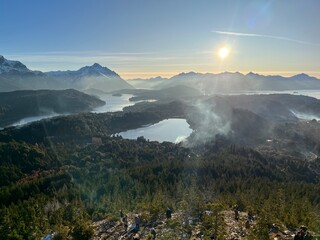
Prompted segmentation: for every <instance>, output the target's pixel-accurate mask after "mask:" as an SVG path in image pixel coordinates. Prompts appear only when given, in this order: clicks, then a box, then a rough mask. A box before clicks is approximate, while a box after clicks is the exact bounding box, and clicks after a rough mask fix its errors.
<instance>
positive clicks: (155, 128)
mask: <svg viewBox="0 0 320 240" xmlns="http://www.w3.org/2000/svg"><path fill="white" fill-rule="evenodd" d="M191 133H192V129H190V126H189V124H188V123H187V121H186V120H185V119H177V118H170V119H167V120H163V121H161V122H158V123H156V124H153V125H151V126H146V127H142V128H138V129H134V130H128V131H125V132H120V133H118V134H119V135H121V136H122V137H123V138H127V139H137V137H140V136H143V137H144V138H146V139H149V140H150V141H158V142H164V141H167V142H174V143H179V142H181V141H183V140H184V139H186V138H187V137H188V136H190V134H191Z"/></svg>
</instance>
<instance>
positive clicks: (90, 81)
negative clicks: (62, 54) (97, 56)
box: [0, 56, 133, 92]
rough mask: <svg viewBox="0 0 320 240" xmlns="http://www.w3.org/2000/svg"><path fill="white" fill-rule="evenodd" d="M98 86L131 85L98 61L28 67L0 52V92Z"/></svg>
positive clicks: (108, 89)
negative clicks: (73, 66) (59, 66)
mask: <svg viewBox="0 0 320 240" xmlns="http://www.w3.org/2000/svg"><path fill="white" fill-rule="evenodd" d="M69 88H73V89H77V90H80V91H83V90H86V89H90V88H92V89H99V90H102V91H105V92H111V91H116V90H122V89H132V88H133V87H132V86H131V85H130V84H129V83H127V82H126V81H125V80H123V79H122V78H121V77H120V76H119V75H118V74H117V73H116V72H114V71H112V70H110V69H108V68H107V67H103V66H101V65H100V64H98V63H94V64H93V65H92V66H85V67H82V68H80V69H79V70H76V71H70V70H69V71H55V72H47V73H44V72H41V71H32V70H30V69H28V68H27V67H26V66H25V65H24V64H22V63H21V62H19V61H12V60H7V59H5V58H4V57H3V56H0V92H9V91H15V90H38V89H55V90H62V89H69Z"/></svg>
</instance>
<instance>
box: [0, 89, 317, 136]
mask: <svg viewBox="0 0 320 240" xmlns="http://www.w3.org/2000/svg"><path fill="white" fill-rule="evenodd" d="M238 94H293V95H305V96H309V97H314V98H317V99H319V100H320V91H319V90H295V91H258V92H237V93H232V95H238ZM230 95H231V94H230ZM133 96H134V95H132V94H122V95H121V96H112V95H111V94H105V95H101V96H100V99H101V100H103V101H105V102H106V104H105V105H104V106H101V107H98V108H96V109H94V110H93V111H91V112H93V113H105V112H116V111H122V110H123V108H125V107H128V106H132V105H134V104H136V103H138V102H143V101H138V102H131V101H130V100H129V99H130V98H131V97H133ZM147 101H148V102H152V101H155V100H147ZM297 114H299V113H297ZM55 116H59V114H57V113H52V114H50V115H42V116H31V117H27V118H23V119H21V120H19V121H17V122H15V123H14V124H11V125H10V126H20V125H24V124H28V123H31V122H35V121H40V120H42V119H45V118H51V117H55ZM296 116H297V117H299V116H298V115H296ZM303 117H306V116H303ZM307 117H308V119H310V116H307ZM0 130H1V128H0Z"/></svg>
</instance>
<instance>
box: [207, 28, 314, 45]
mask: <svg viewBox="0 0 320 240" xmlns="http://www.w3.org/2000/svg"><path fill="white" fill-rule="evenodd" d="M212 32H213V33H217V34H221V35H231V36H241V37H258V38H272V39H278V40H284V41H289V42H295V43H300V44H305V45H311V46H320V44H315V43H311V42H306V41H301V40H297V39H293V38H287V37H281V36H273V35H263V34H255V33H241V32H224V31H212Z"/></svg>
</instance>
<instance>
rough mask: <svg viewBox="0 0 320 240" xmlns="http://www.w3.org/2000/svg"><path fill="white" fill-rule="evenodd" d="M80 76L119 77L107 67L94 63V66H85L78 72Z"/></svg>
mask: <svg viewBox="0 0 320 240" xmlns="http://www.w3.org/2000/svg"><path fill="white" fill-rule="evenodd" d="M77 72H78V73H79V74H80V75H101V74H103V75H112V76H117V77H118V76H119V75H118V74H117V73H116V72H114V71H112V70H110V69H109V68H107V67H103V66H101V65H100V64H99V63H94V64H93V65H92V66H85V67H83V68H80V69H79V70H78V71H77Z"/></svg>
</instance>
